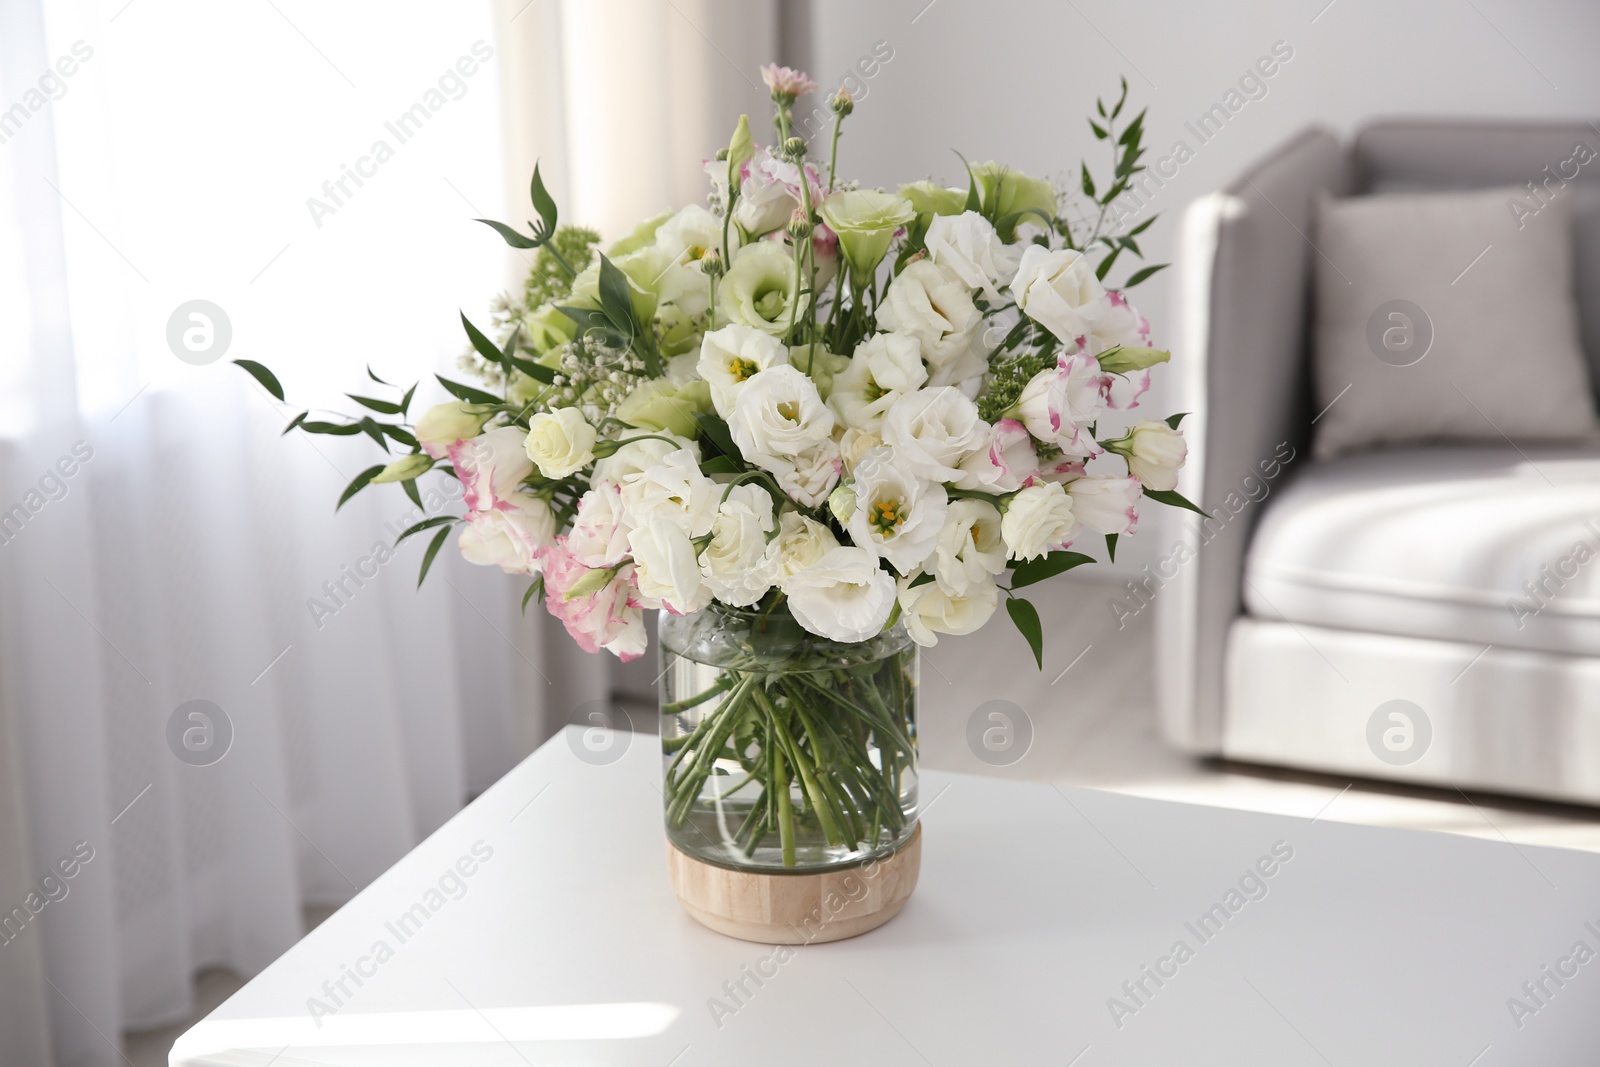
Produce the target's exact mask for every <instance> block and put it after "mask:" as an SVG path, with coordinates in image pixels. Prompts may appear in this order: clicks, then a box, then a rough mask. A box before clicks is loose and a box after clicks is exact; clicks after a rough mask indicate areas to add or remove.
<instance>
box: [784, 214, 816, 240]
mask: <svg viewBox="0 0 1600 1067" xmlns="http://www.w3.org/2000/svg"><path fill="white" fill-rule="evenodd" d="M811 228H812V227H811V220H810V219H809V218H807V217H806V213H805V211H803V210H802V209H800V208H795V211H794V214H793V215H791V216H789V236H790V237H792V238H794V239H795V240H796V241H804V240H805V239H806V238H807V237H810V236H811Z"/></svg>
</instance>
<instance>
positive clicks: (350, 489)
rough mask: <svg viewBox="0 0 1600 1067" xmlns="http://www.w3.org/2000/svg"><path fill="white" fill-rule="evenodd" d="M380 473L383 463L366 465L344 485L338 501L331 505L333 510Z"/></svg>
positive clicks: (341, 505) (342, 504)
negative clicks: (365, 467)
mask: <svg viewBox="0 0 1600 1067" xmlns="http://www.w3.org/2000/svg"><path fill="white" fill-rule="evenodd" d="M382 473H383V464H382V463H378V464H375V465H374V466H371V467H368V468H367V469H366V470H364V471H362V472H361V473H360V474H358V475H356V476H355V477H354V478H352V479H350V484H349V485H347V486H345V488H344V492H343V493H340V494H339V502H338V503H337V504H335V505H334V506H333V510H334V511H338V510H339V509H340V508H342V507H344V504H345V501H347V500H349V499H350V498H351V497H353V496H355V495H356V494H357V493H359V492H361V490H363V489H365V488H366V487H367V486H368V484H370V483H371V481H372V479H374V478H376V477H377V476H378V475H380V474H382Z"/></svg>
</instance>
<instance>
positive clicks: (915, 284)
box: [878, 259, 983, 385]
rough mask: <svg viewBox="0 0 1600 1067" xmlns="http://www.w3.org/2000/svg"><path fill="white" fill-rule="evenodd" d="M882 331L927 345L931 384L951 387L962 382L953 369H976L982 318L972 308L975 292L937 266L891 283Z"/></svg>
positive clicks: (929, 264) (910, 269) (922, 263)
mask: <svg viewBox="0 0 1600 1067" xmlns="http://www.w3.org/2000/svg"><path fill="white" fill-rule="evenodd" d="M878 326H879V327H880V328H881V329H885V330H889V331H892V332H894V333H909V334H911V335H913V336H914V337H916V339H917V340H918V341H920V342H921V343H922V358H923V359H925V360H927V361H928V367H929V368H930V371H931V373H930V375H929V380H930V381H933V382H934V383H935V384H937V385H952V384H954V383H955V381H959V380H961V379H956V378H951V377H949V374H953V373H954V370H953V369H952V368H956V369H966V368H970V367H971V366H972V365H973V363H972V357H973V355H974V353H975V352H976V351H977V350H978V349H977V346H978V345H980V344H981V340H980V338H979V335H978V331H979V330H980V329H981V328H982V326H983V315H982V313H981V312H979V311H978V307H977V305H976V304H974V303H973V302H972V290H971V288H969V287H968V286H967V285H966V284H965V283H963V282H962V281H961V279H960V278H957V277H956V276H955V275H954V274H952V273H950V272H949V271H947V270H945V269H944V268H943V267H941V266H939V265H938V264H937V263H934V262H933V261H932V260H928V259H919V260H917V261H916V262H915V263H912V264H910V265H908V266H907V267H906V268H905V269H904V270H902V271H901V272H900V273H899V275H898V276H897V277H896V278H895V279H894V281H892V282H890V283H889V289H888V291H887V292H886V293H885V294H884V298H883V303H882V304H880V305H879V306H878ZM979 358H980V359H981V357H979ZM941 372H946V373H941ZM969 376H970V373H966V374H963V375H962V378H965V377H969Z"/></svg>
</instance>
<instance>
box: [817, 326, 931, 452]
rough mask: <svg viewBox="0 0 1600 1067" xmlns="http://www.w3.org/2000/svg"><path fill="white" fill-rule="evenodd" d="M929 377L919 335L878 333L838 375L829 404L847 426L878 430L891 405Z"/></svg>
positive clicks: (834, 379)
mask: <svg viewBox="0 0 1600 1067" xmlns="http://www.w3.org/2000/svg"><path fill="white" fill-rule="evenodd" d="M927 380H928V369H927V368H926V367H924V366H923V365H922V345H921V344H920V343H919V342H918V341H917V339H916V338H915V337H913V336H911V335H910V334H905V333H880V334H875V335H873V336H872V337H869V338H867V339H866V340H865V341H863V342H862V343H861V344H860V345H859V346H857V348H856V351H855V355H853V356H852V357H850V363H849V365H848V366H846V367H845V369H844V370H842V371H840V372H839V373H838V374H836V375H834V378H833V392H832V394H830V395H829V397H828V404H829V406H830V407H832V408H833V410H834V412H835V413H836V414H837V415H838V416H839V421H840V422H842V423H844V424H845V425H846V426H849V427H853V428H855V429H858V430H869V431H872V432H874V433H876V432H877V430H878V427H879V426H881V425H882V424H883V416H884V413H885V412H886V411H888V410H889V406H890V405H891V404H893V403H894V402H895V401H896V400H897V399H899V398H900V397H902V396H904V395H905V394H907V393H911V392H914V391H916V390H917V389H920V388H922V385H923V383H924V382H926V381H927Z"/></svg>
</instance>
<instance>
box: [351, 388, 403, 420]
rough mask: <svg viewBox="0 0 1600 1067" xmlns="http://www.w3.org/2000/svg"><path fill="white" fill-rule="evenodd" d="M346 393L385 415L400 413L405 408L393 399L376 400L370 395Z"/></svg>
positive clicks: (352, 398) (363, 404)
mask: <svg viewBox="0 0 1600 1067" xmlns="http://www.w3.org/2000/svg"><path fill="white" fill-rule="evenodd" d="M344 395H345V396H347V397H349V398H350V399H351V400H354V401H355V402H356V403H357V404H360V405H361V406H362V407H364V408H371V409H372V410H373V411H377V412H381V413H382V414H384V415H398V414H400V413H401V412H402V411H403V410H405V409H403V408H402V407H401V406H400V405H399V404H396V403H395V402H394V401H392V400H374V399H373V398H372V397H370V396H356V394H354V393H346V394H344Z"/></svg>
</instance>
